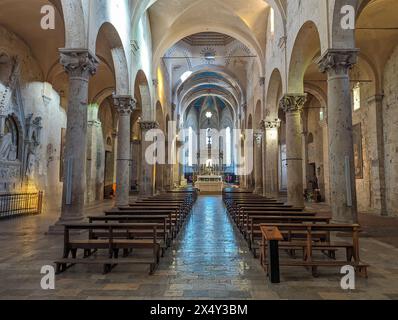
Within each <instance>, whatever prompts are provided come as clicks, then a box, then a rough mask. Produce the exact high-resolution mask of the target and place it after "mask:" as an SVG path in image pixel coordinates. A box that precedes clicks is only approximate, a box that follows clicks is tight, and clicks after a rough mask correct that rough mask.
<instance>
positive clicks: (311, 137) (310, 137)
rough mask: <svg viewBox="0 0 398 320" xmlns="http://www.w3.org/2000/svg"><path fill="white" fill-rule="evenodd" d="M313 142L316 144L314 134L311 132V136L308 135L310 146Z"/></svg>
mask: <svg viewBox="0 0 398 320" xmlns="http://www.w3.org/2000/svg"><path fill="white" fill-rule="evenodd" d="M313 142H314V135H313V134H312V132H310V134H309V135H308V144H310V143H313Z"/></svg>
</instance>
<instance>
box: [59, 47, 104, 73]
mask: <svg viewBox="0 0 398 320" xmlns="http://www.w3.org/2000/svg"><path fill="white" fill-rule="evenodd" d="M60 54H61V58H60V63H61V64H62V65H63V66H64V69H65V71H66V72H67V73H68V74H69V76H71V77H83V78H89V76H93V75H94V74H95V73H96V72H97V67H98V64H99V61H98V58H97V57H96V56H95V55H94V54H92V53H91V52H90V51H89V50H86V49H60Z"/></svg>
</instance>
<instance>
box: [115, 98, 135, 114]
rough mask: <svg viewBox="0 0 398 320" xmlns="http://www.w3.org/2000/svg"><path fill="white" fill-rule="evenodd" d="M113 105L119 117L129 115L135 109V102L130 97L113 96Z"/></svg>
mask: <svg viewBox="0 0 398 320" xmlns="http://www.w3.org/2000/svg"><path fill="white" fill-rule="evenodd" d="M113 104H114V106H115V108H116V110H117V112H118V113H119V115H130V114H131V112H132V111H133V110H135V107H136V101H135V100H134V99H133V98H132V97H131V96H118V95H114V96H113Z"/></svg>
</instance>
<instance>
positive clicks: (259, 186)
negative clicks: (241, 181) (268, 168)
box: [254, 133, 263, 194]
mask: <svg viewBox="0 0 398 320" xmlns="http://www.w3.org/2000/svg"><path fill="white" fill-rule="evenodd" d="M262 144H263V134H262V133H256V134H255V141H254V157H255V162H254V163H255V167H254V177H255V178H254V184H255V188H254V193H257V194H262V193H263V164H262V162H263V148H262Z"/></svg>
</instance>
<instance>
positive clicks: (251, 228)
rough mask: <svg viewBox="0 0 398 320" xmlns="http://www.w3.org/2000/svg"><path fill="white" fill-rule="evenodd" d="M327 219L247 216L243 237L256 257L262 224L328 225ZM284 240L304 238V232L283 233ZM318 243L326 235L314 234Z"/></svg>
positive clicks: (323, 233)
mask: <svg viewBox="0 0 398 320" xmlns="http://www.w3.org/2000/svg"><path fill="white" fill-rule="evenodd" d="M330 220H331V219H330V218H329V217H316V216H268V215H265V216H262V215H258V216H257V215H255V216H249V221H248V224H247V226H246V228H247V229H246V230H245V235H246V239H247V242H248V245H249V248H250V250H252V252H253V255H254V257H257V249H258V248H259V245H257V244H259V243H257V240H261V236H262V232H261V225H262V224H265V223H266V224H271V223H280V224H289V223H314V224H316V223H323V224H328V223H330ZM285 234H286V238H288V239H289V240H291V239H297V238H305V237H306V232H301V231H292V232H290V233H289V232H285ZM312 236H313V237H314V238H316V239H317V240H318V241H322V240H326V239H327V238H328V234H327V233H326V232H316V233H314V234H313V235H312Z"/></svg>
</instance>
